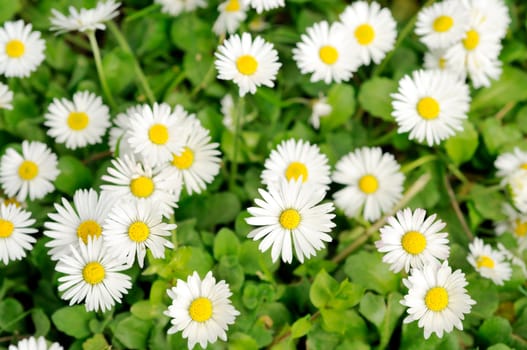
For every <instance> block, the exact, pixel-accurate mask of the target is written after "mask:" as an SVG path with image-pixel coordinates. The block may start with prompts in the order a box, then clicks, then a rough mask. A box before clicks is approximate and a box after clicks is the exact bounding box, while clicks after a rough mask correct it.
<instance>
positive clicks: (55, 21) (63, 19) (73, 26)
mask: <svg viewBox="0 0 527 350" xmlns="http://www.w3.org/2000/svg"><path fill="white" fill-rule="evenodd" d="M120 6H121V3H120V2H116V1H115V0H107V1H99V2H97V6H96V7H95V8H91V9H85V8H81V9H80V10H77V9H76V8H75V7H73V6H70V7H69V9H68V10H69V14H68V16H65V15H64V14H62V13H60V12H59V11H57V10H56V9H51V13H52V15H53V16H52V17H51V18H50V21H51V24H52V26H51V30H53V31H56V32H57V34H61V33H66V32H72V31H79V32H86V31H91V30H93V31H95V30H97V29H100V30H105V29H106V25H105V24H104V22H107V21H109V20H111V19H113V18H115V17H117V16H118V15H119V12H118V11H117V9H118V8H119V7H120Z"/></svg>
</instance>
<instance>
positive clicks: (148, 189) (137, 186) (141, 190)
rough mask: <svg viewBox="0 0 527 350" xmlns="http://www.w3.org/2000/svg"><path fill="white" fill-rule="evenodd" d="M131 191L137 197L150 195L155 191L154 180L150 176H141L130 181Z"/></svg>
mask: <svg viewBox="0 0 527 350" xmlns="http://www.w3.org/2000/svg"><path fill="white" fill-rule="evenodd" d="M130 191H131V192H132V194H133V195H134V196H136V197H140V198H146V197H149V196H150V195H151V194H152V192H154V181H152V179H151V178H149V177H146V176H139V177H138V178H137V179H133V180H132V181H130Z"/></svg>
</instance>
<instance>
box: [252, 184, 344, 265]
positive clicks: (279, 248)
mask: <svg viewBox="0 0 527 350" xmlns="http://www.w3.org/2000/svg"><path fill="white" fill-rule="evenodd" d="M258 191H259V192H260V195H261V196H262V198H263V199H258V198H257V199H255V203H256V205H257V207H251V208H248V209H247V211H248V212H249V213H250V214H251V215H252V216H251V217H249V218H247V219H246V221H247V223H248V224H249V225H252V226H259V227H258V228H256V229H254V230H252V231H251V232H249V234H248V236H247V237H249V238H252V239H253V240H255V241H257V240H262V241H261V243H260V245H259V249H260V251H262V252H265V251H267V250H268V249H269V248H271V247H272V249H271V257H272V259H273V262H275V261H277V260H278V258H279V257H280V255H281V256H282V261H283V262H286V263H291V262H292V261H293V248H294V250H295V254H296V257H297V259H298V260H299V261H300V262H301V263H303V262H304V257H305V258H307V259H309V258H310V257H311V256H315V255H316V251H317V250H321V249H323V248H324V247H325V245H324V242H331V241H332V238H331V236H330V235H329V234H328V233H329V232H331V229H332V228H333V227H335V224H334V223H333V222H332V221H331V220H332V219H333V218H334V217H335V215H334V214H333V211H334V207H333V203H324V204H319V203H320V202H321V201H322V200H323V199H324V196H325V191H324V190H323V189H322V188H320V187H318V186H304V185H303V184H302V182H301V181H300V180H297V181H294V180H291V181H289V182H288V181H286V180H285V179H282V180H281V181H280V182H279V183H278V184H276V185H275V184H273V185H270V186H269V187H268V190H267V191H266V190H263V189H259V190H258Z"/></svg>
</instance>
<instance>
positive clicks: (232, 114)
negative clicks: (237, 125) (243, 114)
mask: <svg viewBox="0 0 527 350" xmlns="http://www.w3.org/2000/svg"><path fill="white" fill-rule="evenodd" d="M220 106H221V109H220V110H221V114H223V119H222V123H223V125H224V126H225V127H226V128H227V129H229V130H230V131H234V120H235V119H236V108H235V106H234V100H233V98H232V95H230V94H227V95H225V96H224V97H223V98H222V99H221V101H220Z"/></svg>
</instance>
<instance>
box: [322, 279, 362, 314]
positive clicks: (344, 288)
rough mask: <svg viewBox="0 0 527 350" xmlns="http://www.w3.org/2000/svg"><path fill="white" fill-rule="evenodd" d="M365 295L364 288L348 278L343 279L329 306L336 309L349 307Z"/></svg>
mask: <svg viewBox="0 0 527 350" xmlns="http://www.w3.org/2000/svg"><path fill="white" fill-rule="evenodd" d="M363 295H364V288H363V287H362V286H360V285H358V284H356V283H351V282H350V281H348V280H347V279H345V280H344V281H342V282H341V283H340V285H339V289H338V291H337V293H336V294H335V297H334V298H333V299H332V300H331V301H330V302H329V304H328V307H330V308H334V309H349V308H352V307H354V306H355V305H357V304H358V303H359V302H360V301H361V299H362V297H363Z"/></svg>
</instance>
